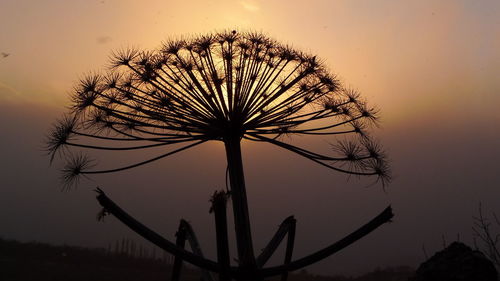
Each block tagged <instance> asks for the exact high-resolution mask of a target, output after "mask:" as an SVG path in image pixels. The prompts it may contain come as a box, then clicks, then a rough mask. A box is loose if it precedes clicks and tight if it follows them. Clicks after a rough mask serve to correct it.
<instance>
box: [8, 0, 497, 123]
mask: <svg viewBox="0 0 500 281" xmlns="http://www.w3.org/2000/svg"><path fill="white" fill-rule="evenodd" d="M481 3H482V4H481V5H480V4H475V3H473V2H463V3H461V2H456V1H437V2H436V1H411V2H407V1H405V2H397V3H395V2H393V1H363V3H361V2H359V3H358V2H356V1H316V2H314V3H312V4H311V3H306V2H305V1H258V0H241V1H229V0H226V1H217V2H212V1H186V2H183V1H175V2H174V1H160V0H155V1H148V3H147V5H146V4H144V3H142V2H138V1H117V0H107V1H104V2H102V1H78V2H76V1H66V2H60V1H44V2H43V3H42V2H40V1H23V2H18V1H7V3H5V4H3V7H2V10H1V11H0V25H1V26H5V27H8V29H9V31H8V32H5V33H2V34H0V42H2V45H1V46H0V48H1V49H0V52H5V53H10V56H8V57H5V58H2V57H0V82H1V84H0V85H1V86H0V102H12V101H13V100H30V101H32V102H41V103H50V104H53V103H56V104H60V105H61V106H62V105H64V104H66V103H67V94H68V92H70V91H71V89H72V87H73V85H74V83H75V82H76V81H78V78H80V77H81V76H82V75H83V74H85V73H89V72H92V71H101V72H103V71H106V64H107V57H108V56H109V55H110V53H111V52H112V51H113V50H116V49H119V48H121V47H127V46H136V47H139V48H142V49H149V48H156V47H158V46H159V45H160V44H161V41H162V40H164V39H166V38H169V37H181V36H186V35H189V34H200V33H206V32H210V31H213V30H221V29H255V30H257V31H263V32H265V33H268V34H269V35H270V36H271V37H274V38H276V39H278V41H280V42H285V43H290V44H293V45H294V47H295V48H296V49H302V50H305V51H308V52H310V53H313V54H315V55H318V57H319V58H322V59H323V60H325V61H326V65H327V66H329V68H330V70H331V71H332V72H334V73H337V74H338V75H339V77H340V78H341V79H342V80H343V82H344V83H345V85H348V86H353V87H354V88H356V89H358V90H360V92H361V93H362V94H363V96H364V97H366V98H367V99H368V100H369V101H370V102H371V103H372V104H376V105H378V106H379V107H380V108H382V113H383V116H384V117H385V120H387V121H385V122H384V123H386V122H388V121H401V122H407V120H408V119H421V118H422V116H424V117H425V116H427V115H430V114H431V113H437V112H441V111H442V110H443V105H446V104H449V103H452V104H453V105H455V106H459V107H460V106H462V107H467V106H469V105H470V103H471V101H473V103H474V105H475V106H476V107H487V108H489V107H491V106H492V104H495V103H496V104H498V102H499V99H500V98H499V95H495V94H494V93H495V92H498V91H499V90H500V85H499V84H500V82H498V79H495V77H498V76H500V66H499V61H500V54H499V53H500V51H499V50H500V42H499V40H498V38H500V30H499V29H500V28H499V26H500V25H499V24H498V17H497V16H496V15H498V11H499V10H500V8H499V6H500V5H499V4H498V2H494V1H491V2H488V1H485V2H481ZM482 111H485V112H488V110H484V109H483V110H482Z"/></svg>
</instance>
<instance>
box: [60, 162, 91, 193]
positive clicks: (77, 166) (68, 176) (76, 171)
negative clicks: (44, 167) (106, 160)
mask: <svg viewBox="0 0 500 281" xmlns="http://www.w3.org/2000/svg"><path fill="white" fill-rule="evenodd" d="M93 166H94V165H93V161H92V160H91V159H90V158H89V157H88V156H87V155H85V154H76V155H70V157H69V158H68V162H67V163H66V165H65V166H64V168H63V169H62V170H61V181H62V183H63V189H64V190H69V189H71V188H73V187H75V186H77V185H78V183H79V182H80V179H81V177H82V176H85V171H86V170H87V169H89V168H91V167H93Z"/></svg>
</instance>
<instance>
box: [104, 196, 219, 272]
mask: <svg viewBox="0 0 500 281" xmlns="http://www.w3.org/2000/svg"><path fill="white" fill-rule="evenodd" d="M96 191H97V192H98V195H97V197H96V198H97V201H99V204H101V206H102V207H103V208H104V210H105V211H106V212H108V213H110V214H112V215H113V216H115V217H116V218H117V219H119V220H120V221H121V222H122V223H124V224H125V225H126V226H128V227H129V228H130V229H132V230H133V231H135V232H136V233H137V234H139V235H141V236H142V237H144V238H145V239H146V240H148V241H150V242H151V243H153V244H155V245H156V246H158V247H160V248H162V249H163V250H165V251H167V252H169V253H171V254H172V255H175V256H179V257H180V258H181V259H182V260H185V261H187V262H189V263H191V264H193V265H196V266H198V267H200V268H202V269H206V270H209V271H213V272H219V265H218V264H217V263H216V262H214V261H212V260H209V259H206V258H203V257H201V256H198V255H195V254H193V253H191V252H188V251H186V250H184V249H182V248H179V247H178V246H177V245H175V244H174V243H172V242H170V241H169V240H167V239H165V238H163V237H162V236H160V235H159V234H157V233H156V232H154V231H152V230H151V229H149V228H148V227H146V226H145V225H143V224H142V223H140V222H138V221H137V220H136V219H134V218H133V217H132V216H130V215H129V214H127V213H126V212H125V211H124V210H122V209H121V208H120V207H119V206H118V205H116V204H115V203H114V202H113V201H112V200H111V199H109V197H108V196H106V194H105V193H104V192H103V191H102V190H101V189H97V190H96Z"/></svg>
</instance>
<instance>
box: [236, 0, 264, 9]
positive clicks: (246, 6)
mask: <svg viewBox="0 0 500 281" xmlns="http://www.w3.org/2000/svg"><path fill="white" fill-rule="evenodd" d="M240 4H241V6H243V8H244V9H245V10H247V11H249V12H257V11H258V10H259V9H260V7H259V5H258V4H257V2H255V1H249V0H245V1H240Z"/></svg>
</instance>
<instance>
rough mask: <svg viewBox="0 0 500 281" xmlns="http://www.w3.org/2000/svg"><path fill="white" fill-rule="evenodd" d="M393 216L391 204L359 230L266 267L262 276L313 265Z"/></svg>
mask: <svg viewBox="0 0 500 281" xmlns="http://www.w3.org/2000/svg"><path fill="white" fill-rule="evenodd" d="M393 216H394V214H393V213H392V208H391V206H389V207H387V208H386V209H385V210H384V211H382V213H380V214H379V215H378V216H376V217H375V218H373V219H372V220H371V221H370V222H368V223H367V224H365V225H363V226H362V227H360V228H359V229H358V230H356V231H354V232H353V233H351V234H349V235H347V236H346V237H344V238H342V239H341V240H339V241H337V242H335V243H333V244H332V245H330V246H328V247H326V248H324V249H322V250H320V251H317V252H315V253H313V254H311V255H308V256H306V257H303V258H300V259H298V260H295V261H293V262H291V263H289V264H284V265H281V266H274V267H268V268H264V269H262V271H261V276H263V277H269V276H273V275H279V274H281V273H283V272H287V271H294V270H298V269H301V268H303V267H306V266H308V265H311V264H313V263H316V262H318V261H320V260H322V259H325V258H327V257H329V256H331V255H333V254H335V253H336V252H338V251H340V250H342V249H344V248H345V247H347V246H349V245H351V244H352V243H354V242H356V241H358V240H359V239H361V238H363V237H364V236H366V235H368V234H369V233H370V232H372V231H374V230H375V229H377V228H378V227H379V226H381V225H382V224H384V223H386V222H389V221H390V220H391V219H392V218H393Z"/></svg>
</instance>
